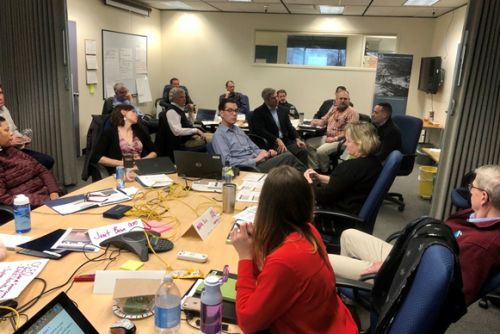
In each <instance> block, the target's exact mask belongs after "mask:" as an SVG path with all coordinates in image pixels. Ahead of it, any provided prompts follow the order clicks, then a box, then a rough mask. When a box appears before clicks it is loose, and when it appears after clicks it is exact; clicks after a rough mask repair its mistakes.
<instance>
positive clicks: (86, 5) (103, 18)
mask: <svg viewBox="0 0 500 334" xmlns="http://www.w3.org/2000/svg"><path fill="white" fill-rule="evenodd" d="M67 6H68V19H69V20H70V21H75V22H76V31H77V48H78V49H77V53H78V88H79V91H80V145H81V147H82V148H84V147H85V145H86V144H85V137H86V134H87V129H88V127H89V125H90V121H91V115H92V114H100V113H101V111H102V105H103V102H104V100H103V83H102V29H106V30H112V31H117V32H124V33H131V34H139V35H146V36H148V71H149V73H148V78H149V83H150V86H151V95H152V96H153V101H154V99H155V98H156V97H159V96H160V95H161V93H162V91H163V90H162V89H163V82H164V81H165V79H164V78H163V77H162V76H161V73H160V71H159V69H161V63H162V59H163V57H162V49H161V31H160V12H159V11H158V10H153V11H152V12H151V15H150V17H144V16H140V15H137V14H132V13H129V12H126V11H124V10H121V9H117V8H113V7H109V6H105V5H104V4H103V2H102V0H85V1H82V0H67ZM85 39H93V40H95V41H96V42H97V64H98V70H97V78H98V84H97V85H96V89H95V93H93V94H91V93H90V91H89V89H88V86H87V84H86V77H85V44H84V41H85ZM139 107H140V108H141V110H142V111H144V112H147V113H150V112H151V110H152V108H153V104H152V103H142V104H139Z"/></svg>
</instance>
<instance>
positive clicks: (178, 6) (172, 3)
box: [163, 1, 193, 9]
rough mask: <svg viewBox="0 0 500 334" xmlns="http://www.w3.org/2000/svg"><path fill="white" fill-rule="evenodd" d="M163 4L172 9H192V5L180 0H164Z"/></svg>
mask: <svg viewBox="0 0 500 334" xmlns="http://www.w3.org/2000/svg"><path fill="white" fill-rule="evenodd" d="M163 4H164V5H165V6H167V7H170V8H172V9H193V7H191V6H190V5H188V4H185V3H184V2H182V1H168V2H165V1H164V2H163Z"/></svg>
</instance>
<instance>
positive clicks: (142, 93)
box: [135, 75, 152, 103]
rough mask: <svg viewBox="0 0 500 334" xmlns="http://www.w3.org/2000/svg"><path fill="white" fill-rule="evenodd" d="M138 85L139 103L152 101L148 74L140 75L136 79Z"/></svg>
mask: <svg viewBox="0 0 500 334" xmlns="http://www.w3.org/2000/svg"><path fill="white" fill-rule="evenodd" d="M135 83H136V87H137V100H138V101H139V103H144V102H151V101H152V98H151V89H150V88H149V80H148V76H147V75H140V76H138V77H137V79H135Z"/></svg>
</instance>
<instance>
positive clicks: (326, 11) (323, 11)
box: [319, 6, 344, 14]
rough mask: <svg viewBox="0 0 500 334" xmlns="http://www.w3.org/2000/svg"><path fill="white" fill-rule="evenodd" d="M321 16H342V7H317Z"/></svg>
mask: <svg viewBox="0 0 500 334" xmlns="http://www.w3.org/2000/svg"><path fill="white" fill-rule="evenodd" d="M319 12H320V13H321V14H342V13H343V12H344V7H343V6H319Z"/></svg>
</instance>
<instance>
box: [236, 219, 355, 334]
mask: <svg viewBox="0 0 500 334" xmlns="http://www.w3.org/2000/svg"><path fill="white" fill-rule="evenodd" d="M309 226H310V228H311V230H312V231H313V233H314V234H315V236H316V238H318V240H321V237H320V235H319V233H318V231H317V230H316V229H315V228H314V227H313V226H312V225H309ZM320 242H321V241H320ZM321 247H323V248H325V246H324V244H323V243H322V242H321ZM236 315H237V319H238V325H239V326H240V328H241V329H242V330H243V331H244V332H245V333H252V332H256V331H259V330H264V329H266V328H269V329H270V330H271V332H273V333H322V334H324V333H357V327H356V324H355V322H354V320H353V319H352V317H351V314H350V312H349V311H348V309H347V308H346V307H345V305H344V304H343V303H342V301H341V299H340V297H339V296H338V295H337V292H336V287H335V273H334V272H333V269H332V266H331V265H330V262H329V261H328V259H326V261H325V260H324V259H323V258H322V257H321V255H320V254H319V252H313V248H312V246H311V244H310V243H309V242H308V241H307V240H306V239H304V238H301V237H300V236H299V234H298V233H297V232H293V233H291V234H290V235H288V237H287V238H286V239H285V242H284V243H283V244H282V245H281V246H280V247H279V248H278V249H276V250H275V251H274V252H273V253H271V254H270V255H268V256H267V257H266V259H265V261H264V266H263V268H262V272H260V273H259V272H257V270H254V263H253V261H252V260H240V261H239V263H238V281H237V283H236Z"/></svg>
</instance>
